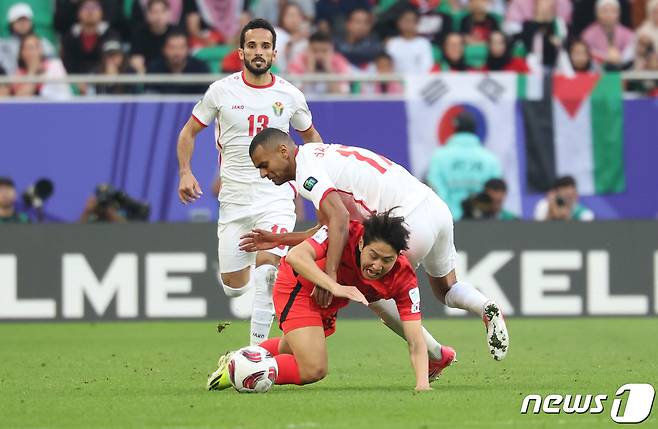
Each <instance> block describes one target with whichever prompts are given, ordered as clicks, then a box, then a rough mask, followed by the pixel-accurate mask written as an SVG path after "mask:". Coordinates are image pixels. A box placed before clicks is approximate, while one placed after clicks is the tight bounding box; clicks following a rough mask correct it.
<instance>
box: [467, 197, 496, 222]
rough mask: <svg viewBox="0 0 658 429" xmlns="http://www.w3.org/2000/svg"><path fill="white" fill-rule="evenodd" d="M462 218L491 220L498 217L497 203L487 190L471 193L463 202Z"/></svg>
mask: <svg viewBox="0 0 658 429" xmlns="http://www.w3.org/2000/svg"><path fill="white" fill-rule="evenodd" d="M461 206H462V217H461V218H462V219H464V220H491V219H495V218H496V203H495V201H494V200H493V198H491V196H490V195H489V194H487V193H486V192H480V193H477V194H471V195H469V197H468V198H466V199H464V200H463V201H462V203H461Z"/></svg>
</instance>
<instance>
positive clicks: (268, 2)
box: [240, 0, 315, 39]
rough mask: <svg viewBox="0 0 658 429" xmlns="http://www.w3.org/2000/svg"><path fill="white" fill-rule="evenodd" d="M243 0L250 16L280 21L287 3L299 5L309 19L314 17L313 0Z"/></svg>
mask: <svg viewBox="0 0 658 429" xmlns="http://www.w3.org/2000/svg"><path fill="white" fill-rule="evenodd" d="M245 2H246V3H248V4H249V12H250V13H251V15H252V16H257V17H259V18H263V19H266V20H268V21H269V22H281V19H282V15H283V9H285V7H286V6H287V5H289V4H295V5H297V6H299V7H300V8H301V10H302V13H303V15H304V16H306V17H308V18H309V19H310V20H313V18H315V0H294V1H291V0H278V1H277V0H251V1H248V0H245ZM282 3H283V5H282ZM240 28H242V27H240ZM278 38H279V36H278V35H277V39H278Z"/></svg>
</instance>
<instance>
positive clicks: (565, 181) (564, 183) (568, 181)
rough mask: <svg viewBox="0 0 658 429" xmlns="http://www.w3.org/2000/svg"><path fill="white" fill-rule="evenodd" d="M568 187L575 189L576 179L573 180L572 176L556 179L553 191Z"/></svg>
mask: <svg viewBox="0 0 658 429" xmlns="http://www.w3.org/2000/svg"><path fill="white" fill-rule="evenodd" d="M569 186H573V187H574V188H575V187H576V179H574V178H573V176H562V177H558V178H557V179H555V182H554V183H553V189H558V188H566V187H569Z"/></svg>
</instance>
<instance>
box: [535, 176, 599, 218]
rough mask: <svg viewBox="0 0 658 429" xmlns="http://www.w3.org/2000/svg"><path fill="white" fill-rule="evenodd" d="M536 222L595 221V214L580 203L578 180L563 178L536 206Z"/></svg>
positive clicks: (569, 177)
mask: <svg viewBox="0 0 658 429" xmlns="http://www.w3.org/2000/svg"><path fill="white" fill-rule="evenodd" d="M534 217H535V220H539V221H544V220H579V221H591V220H594V213H593V212H592V211H591V210H590V209H588V208H587V207H585V206H583V205H582V204H580V203H579V202H578V189H577V187H576V180H575V179H574V178H573V177H572V176H562V177H560V178H558V179H557V180H556V181H555V183H554V184H553V186H552V188H551V189H550V190H549V191H548V193H547V194H546V197H545V198H543V199H541V200H540V201H539V202H538V203H537V205H536V206H535V216H534Z"/></svg>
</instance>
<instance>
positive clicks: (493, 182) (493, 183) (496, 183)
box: [484, 179, 507, 192]
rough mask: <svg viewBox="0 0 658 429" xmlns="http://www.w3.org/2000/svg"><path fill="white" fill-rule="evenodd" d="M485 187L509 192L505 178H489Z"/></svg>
mask: <svg viewBox="0 0 658 429" xmlns="http://www.w3.org/2000/svg"><path fill="white" fill-rule="evenodd" d="M484 189H485V190H486V189H490V190H492V191H504V192H507V183H505V181H504V180H503V179H489V180H487V181H486V182H485V184H484Z"/></svg>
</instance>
